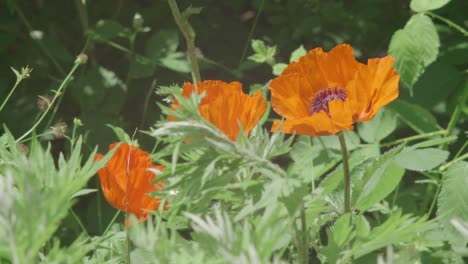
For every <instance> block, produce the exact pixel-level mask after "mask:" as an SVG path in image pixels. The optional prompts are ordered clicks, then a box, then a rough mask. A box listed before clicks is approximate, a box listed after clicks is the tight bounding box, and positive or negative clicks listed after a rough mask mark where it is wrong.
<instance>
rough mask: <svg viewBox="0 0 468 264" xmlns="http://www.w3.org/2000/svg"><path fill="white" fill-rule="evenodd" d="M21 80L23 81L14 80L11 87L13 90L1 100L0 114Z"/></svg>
mask: <svg viewBox="0 0 468 264" xmlns="http://www.w3.org/2000/svg"><path fill="white" fill-rule="evenodd" d="M22 80H23V79H21V78H19V79H16V82H15V85H14V86H13V88H12V89H11V91H10V93H9V94H8V95H7V97H6V98H5V100H3V103H2V106H0V112H2V110H3V107H4V106H5V105H6V103H7V102H8V100H10V97H11V96H12V95H13V93H14V92H15V90H16V88H17V87H18V85H19V84H20V83H21V81H22Z"/></svg>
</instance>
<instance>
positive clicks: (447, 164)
mask: <svg viewBox="0 0 468 264" xmlns="http://www.w3.org/2000/svg"><path fill="white" fill-rule="evenodd" d="M464 159H468V153H465V154H463V155H461V156H460V157H458V158H456V159H453V160H451V161H450V162H447V163H445V164H444V165H442V166H440V169H439V170H440V171H444V170H446V169H447V168H448V167H450V166H452V165H453V164H454V163H457V162H459V161H461V160H464Z"/></svg>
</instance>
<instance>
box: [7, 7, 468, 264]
mask: <svg viewBox="0 0 468 264" xmlns="http://www.w3.org/2000/svg"><path fill="white" fill-rule="evenodd" d="M171 3H172V4H175V1H174V0H168V1H162V0H159V1H158V0H153V1H150V0H133V1H124V0H117V1H111V0H103V1H89V0H74V1H57V0H55V1H54V0H48V1H40V0H34V1H19V0H0V6H1V7H2V8H0V21H1V22H0V56H1V58H2V60H1V62H0V85H1V87H2V89H0V102H1V105H0V121H1V123H2V128H1V136H0V263H15V264H16V263H122V262H132V263H306V262H309V263H350V262H355V263H376V262H377V263H464V262H466V261H467V258H468V192H466V186H468V163H467V161H466V159H467V158H468V154H467V151H466V149H467V145H468V143H467V139H466V137H467V133H466V131H467V126H466V119H467V113H468V107H467V105H466V102H467V97H468V79H467V72H468V60H467V58H468V42H467V41H466V40H467V36H468V32H467V30H466V29H465V28H466V27H467V25H468V20H467V17H466V10H468V2H467V1H461V0H452V1H450V0H412V1H393V0H378V1H375V0H374V1H371V0H357V1H344V0H334V1H320V0H299V1H283V0H275V1H265V0H254V1H247V0H240V1H210V0H201V1H177V4H178V7H179V8H180V10H181V11H182V14H181V16H179V17H178V16H177V13H174V9H173V8H172V9H171V8H170V4H171ZM176 22H177V23H176ZM184 30H185V31H184ZM191 30H193V32H194V33H195V34H193V35H191V34H190V33H192V32H191ZM187 32H188V33H187ZM187 37H188V39H187ZM191 37H194V39H191ZM193 40H194V43H195V47H196V50H195V52H190V50H191V46H190V45H191V44H190V43H191V41H193ZM340 43H348V44H350V45H352V46H353V48H354V55H355V56H356V58H357V60H359V61H360V62H363V63H365V62H366V61H367V59H368V58H376V57H378V58H381V57H384V56H386V55H389V56H392V57H393V58H394V59H395V63H394V64H393V67H394V68H395V70H396V72H397V73H398V74H399V76H400V83H399V97H398V99H397V100H395V101H393V102H392V103H390V104H389V105H388V106H386V107H384V108H382V109H380V111H379V112H378V114H377V115H376V116H375V117H374V118H373V119H372V120H370V121H366V122H362V123H358V124H356V127H355V128H354V129H353V130H346V131H343V133H342V134H340V135H341V136H343V138H344V139H345V140H346V144H347V152H346V153H347V154H348V156H343V154H344V153H343V149H342V147H343V144H342V142H341V144H340V140H339V138H338V137H337V136H336V135H329V136H307V135H301V133H298V135H288V134H283V133H281V132H280V131H279V130H278V131H273V132H272V131H271V127H272V124H273V122H274V120H278V119H281V118H282V116H280V115H278V113H277V112H275V111H273V110H274V109H272V103H271V102H272V101H271V97H272V95H271V92H270V90H269V85H270V82H271V80H272V79H274V78H275V77H277V76H279V75H280V74H281V73H282V72H283V70H284V69H285V68H286V67H287V66H288V64H289V63H291V62H297V61H298V60H299V59H300V58H301V57H303V56H304V55H305V54H306V53H307V51H308V50H311V49H314V48H316V47H322V48H323V49H324V50H325V51H329V50H331V49H332V48H333V47H335V46H336V45H337V44H340ZM187 49H188V50H189V52H187ZM194 57H196V58H197V60H198V63H197V64H196V65H195V64H194ZM197 65H199V67H200V75H201V78H202V80H223V81H225V82H231V81H238V82H241V83H242V84H243V88H242V89H243V93H242V94H238V95H236V96H237V97H235V98H254V97H255V98H256V100H257V99H259V97H260V96H261V97H263V98H261V100H263V101H261V102H262V103H263V102H267V104H268V106H267V108H266V110H265V109H264V108H263V105H262V107H260V108H261V109H262V112H261V114H263V111H265V114H264V115H263V117H262V118H259V117H258V118H256V119H255V122H254V123H255V124H256V126H255V124H252V123H249V127H248V129H247V128H246V126H245V124H243V123H242V122H240V121H239V122H232V121H231V122H229V123H227V121H226V120H230V119H229V118H227V117H226V120H224V121H225V124H224V125H225V126H230V128H232V127H233V126H234V127H235V129H237V130H235V131H236V133H235V134H234V135H233V134H229V135H228V134H227V133H226V131H225V129H226V128H225V127H224V128H223V127H221V125H220V124H219V118H221V119H222V118H223V116H222V114H223V113H224V111H227V110H225V109H228V108H229V107H230V105H229V104H227V103H226V104H224V102H221V103H220V102H218V103H219V104H215V103H213V104H205V103H206V102H205V101H206V100H207V98H209V97H210V96H211V95H210V94H209V92H208V91H206V92H203V93H199V94H198V93H195V92H194V93H192V94H185V93H184V92H183V91H186V89H187V88H186V87H188V85H189V84H185V85H184V83H185V82H193V81H194V79H195V80H197V79H198V80H199V76H197V75H198V71H197V70H196V67H197ZM182 88H183V89H182ZM191 89H195V91H196V90H197V87H196V86H195V88H191ZM270 89H271V87H270ZM241 92H242V91H241ZM248 95H251V96H250V97H249V96H248ZM226 98H227V97H226ZM229 98H231V97H229ZM232 98H234V97H232ZM203 100H205V101H203ZM210 100H211V99H210ZM236 100H237V99H236ZM239 100H241V99H239ZM246 100H247V99H246ZM213 101H214V100H213ZM210 102H211V101H210ZM202 105H206V107H205V108H204V110H201V106H202ZM238 105H242V104H240V103H239V104H238ZM210 107H211V109H206V108H210ZM379 107H380V106H379ZM246 109H247V107H244V109H243V110H242V111H240V110H239V111H240V112H242V113H239V114H248V113H246V112H248V111H247V110H246ZM248 109H251V108H250V106H249V108H248ZM221 110H222V111H221ZM217 113H218V116H216V114H217ZM220 113H221V114H220ZM209 116H210V117H209ZM210 118H211V119H210ZM215 118H218V119H217V120H218V123H216V121H213V120H215ZM169 119H170V121H169ZM222 121H223V120H221V122H222ZM257 122H258V124H257ZM239 124H241V126H240V127H239ZM340 130H341V129H340ZM238 131H240V132H239V133H237V132H238ZM113 142H122V143H124V144H125V143H129V144H131V145H132V146H135V148H139V149H142V150H145V151H146V152H148V153H150V155H151V158H152V162H153V164H158V165H161V166H160V167H157V168H158V170H157V172H156V171H152V172H154V173H155V175H156V174H157V177H155V181H157V184H158V186H164V188H158V189H157V190H155V192H153V193H151V196H153V197H155V198H154V199H157V200H158V203H157V205H158V206H157V208H154V211H152V212H151V214H152V216H151V217H149V218H148V219H147V220H146V221H144V222H141V221H137V219H136V218H135V217H134V216H133V215H130V214H127V213H125V212H124V213H121V211H119V210H116V209H114V208H113V207H112V206H114V207H116V208H120V207H119V205H116V204H119V203H117V202H115V203H111V204H112V206H111V205H109V203H108V200H109V198H108V197H107V196H104V195H105V193H104V194H103V190H102V188H101V183H100V181H99V177H98V176H97V174H98V171H99V170H100V169H108V168H109V166H110V165H109V164H110V163H108V162H109V161H110V160H112V158H113V155H114V154H115V153H116V152H119V150H116V149H113V150H110V151H108V146H109V145H110V144H111V143H113ZM124 144H122V145H124ZM122 145H120V146H122ZM125 146H128V145H126V144H125ZM107 151H108V152H107ZM97 153H103V154H105V153H107V154H105V155H104V156H101V155H99V154H97ZM128 153H132V152H131V151H130V152H128ZM121 156H122V157H123V156H124V155H121ZM128 156H129V157H130V154H128ZM96 157H99V159H96ZM115 157H116V156H115ZM115 157H114V158H115ZM145 157H146V156H145ZM344 159H345V160H344ZM348 160H349V172H350V176H351V183H350V184H351V185H350V187H351V190H352V191H351V193H352V196H351V200H350V205H351V208H352V211H351V212H349V211H347V210H346V202H345V201H344V200H343V196H344V195H345V196H346V187H347V184H346V181H344V180H343V178H345V177H346V172H344V170H343V167H345V171H346V167H347V166H346V165H343V163H345V164H347V162H346V161H348ZM145 162H146V161H145ZM128 163H130V158H129V160H128ZM147 163H151V162H147ZM106 164H107V165H106ZM106 166H107V167H106ZM132 166H133V165H132ZM135 166H136V165H135ZM129 167H131V166H130V165H128V164H127V165H126V168H127V171H126V172H125V171H124V170H121V172H122V173H123V175H128V174H129V172H128V168H129ZM136 167H137V166H136ZM147 167H149V166H147ZM122 168H125V166H122ZM160 168H164V169H162V170H161V171H159V169H160ZM153 169H154V168H153ZM150 171H151V170H150ZM145 173H146V172H145ZM114 174H117V173H114V172H111V173H109V172H108V173H107V174H106V175H109V176H112V175H114ZM140 174H141V175H143V173H140ZM149 175H150V176H151V173H149ZM100 176H101V175H100ZM110 178H111V177H110ZM150 180H151V179H150ZM139 184H141V183H139ZM103 185H104V184H103ZM109 186H110V187H109ZM104 187H105V188H112V184H109V183H108V185H105V186H104ZM127 187H128V186H127ZM142 188H143V187H142ZM125 190H126V189H125ZM125 190H123V191H122V190H120V191H121V192H123V193H125ZM137 196H140V197H141V193H139V195H135V194H133V196H132V197H137ZM114 198H115V197H114ZM125 198H127V200H126V203H127V206H126V207H125V202H124V200H121V201H120V205H121V206H123V207H122V208H120V209H121V210H122V211H127V212H129V211H130V210H129V207H128V203H129V202H128V201H129V200H128V196H127V197H123V199H125ZM106 199H107V200H106ZM159 201H161V202H159ZM147 217H148V215H145V217H144V218H145V219H146V218H147ZM139 220H142V219H139ZM124 223H125V224H124Z"/></svg>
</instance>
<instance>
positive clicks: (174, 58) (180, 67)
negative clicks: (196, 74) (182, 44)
mask: <svg viewBox="0 0 468 264" xmlns="http://www.w3.org/2000/svg"><path fill="white" fill-rule="evenodd" d="M160 62H161V64H162V66H164V67H166V68H168V69H170V70H173V71H177V72H183V73H189V72H191V71H192V67H191V66H190V63H189V62H188V60H187V58H186V57H185V53H183V52H174V53H170V54H168V55H167V56H166V57H164V58H161V59H160Z"/></svg>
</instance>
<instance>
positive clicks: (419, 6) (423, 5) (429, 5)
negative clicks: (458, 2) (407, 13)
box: [410, 0, 450, 12]
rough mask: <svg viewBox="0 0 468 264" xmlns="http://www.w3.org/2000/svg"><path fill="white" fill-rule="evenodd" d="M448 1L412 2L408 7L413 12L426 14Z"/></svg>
mask: <svg viewBox="0 0 468 264" xmlns="http://www.w3.org/2000/svg"><path fill="white" fill-rule="evenodd" d="M448 2H450V0H412V1H411V3H410V7H411V9H412V10H413V11H415V12H426V11H431V10H435V9H439V8H441V7H443V6H444V5H446V4H448Z"/></svg>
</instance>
